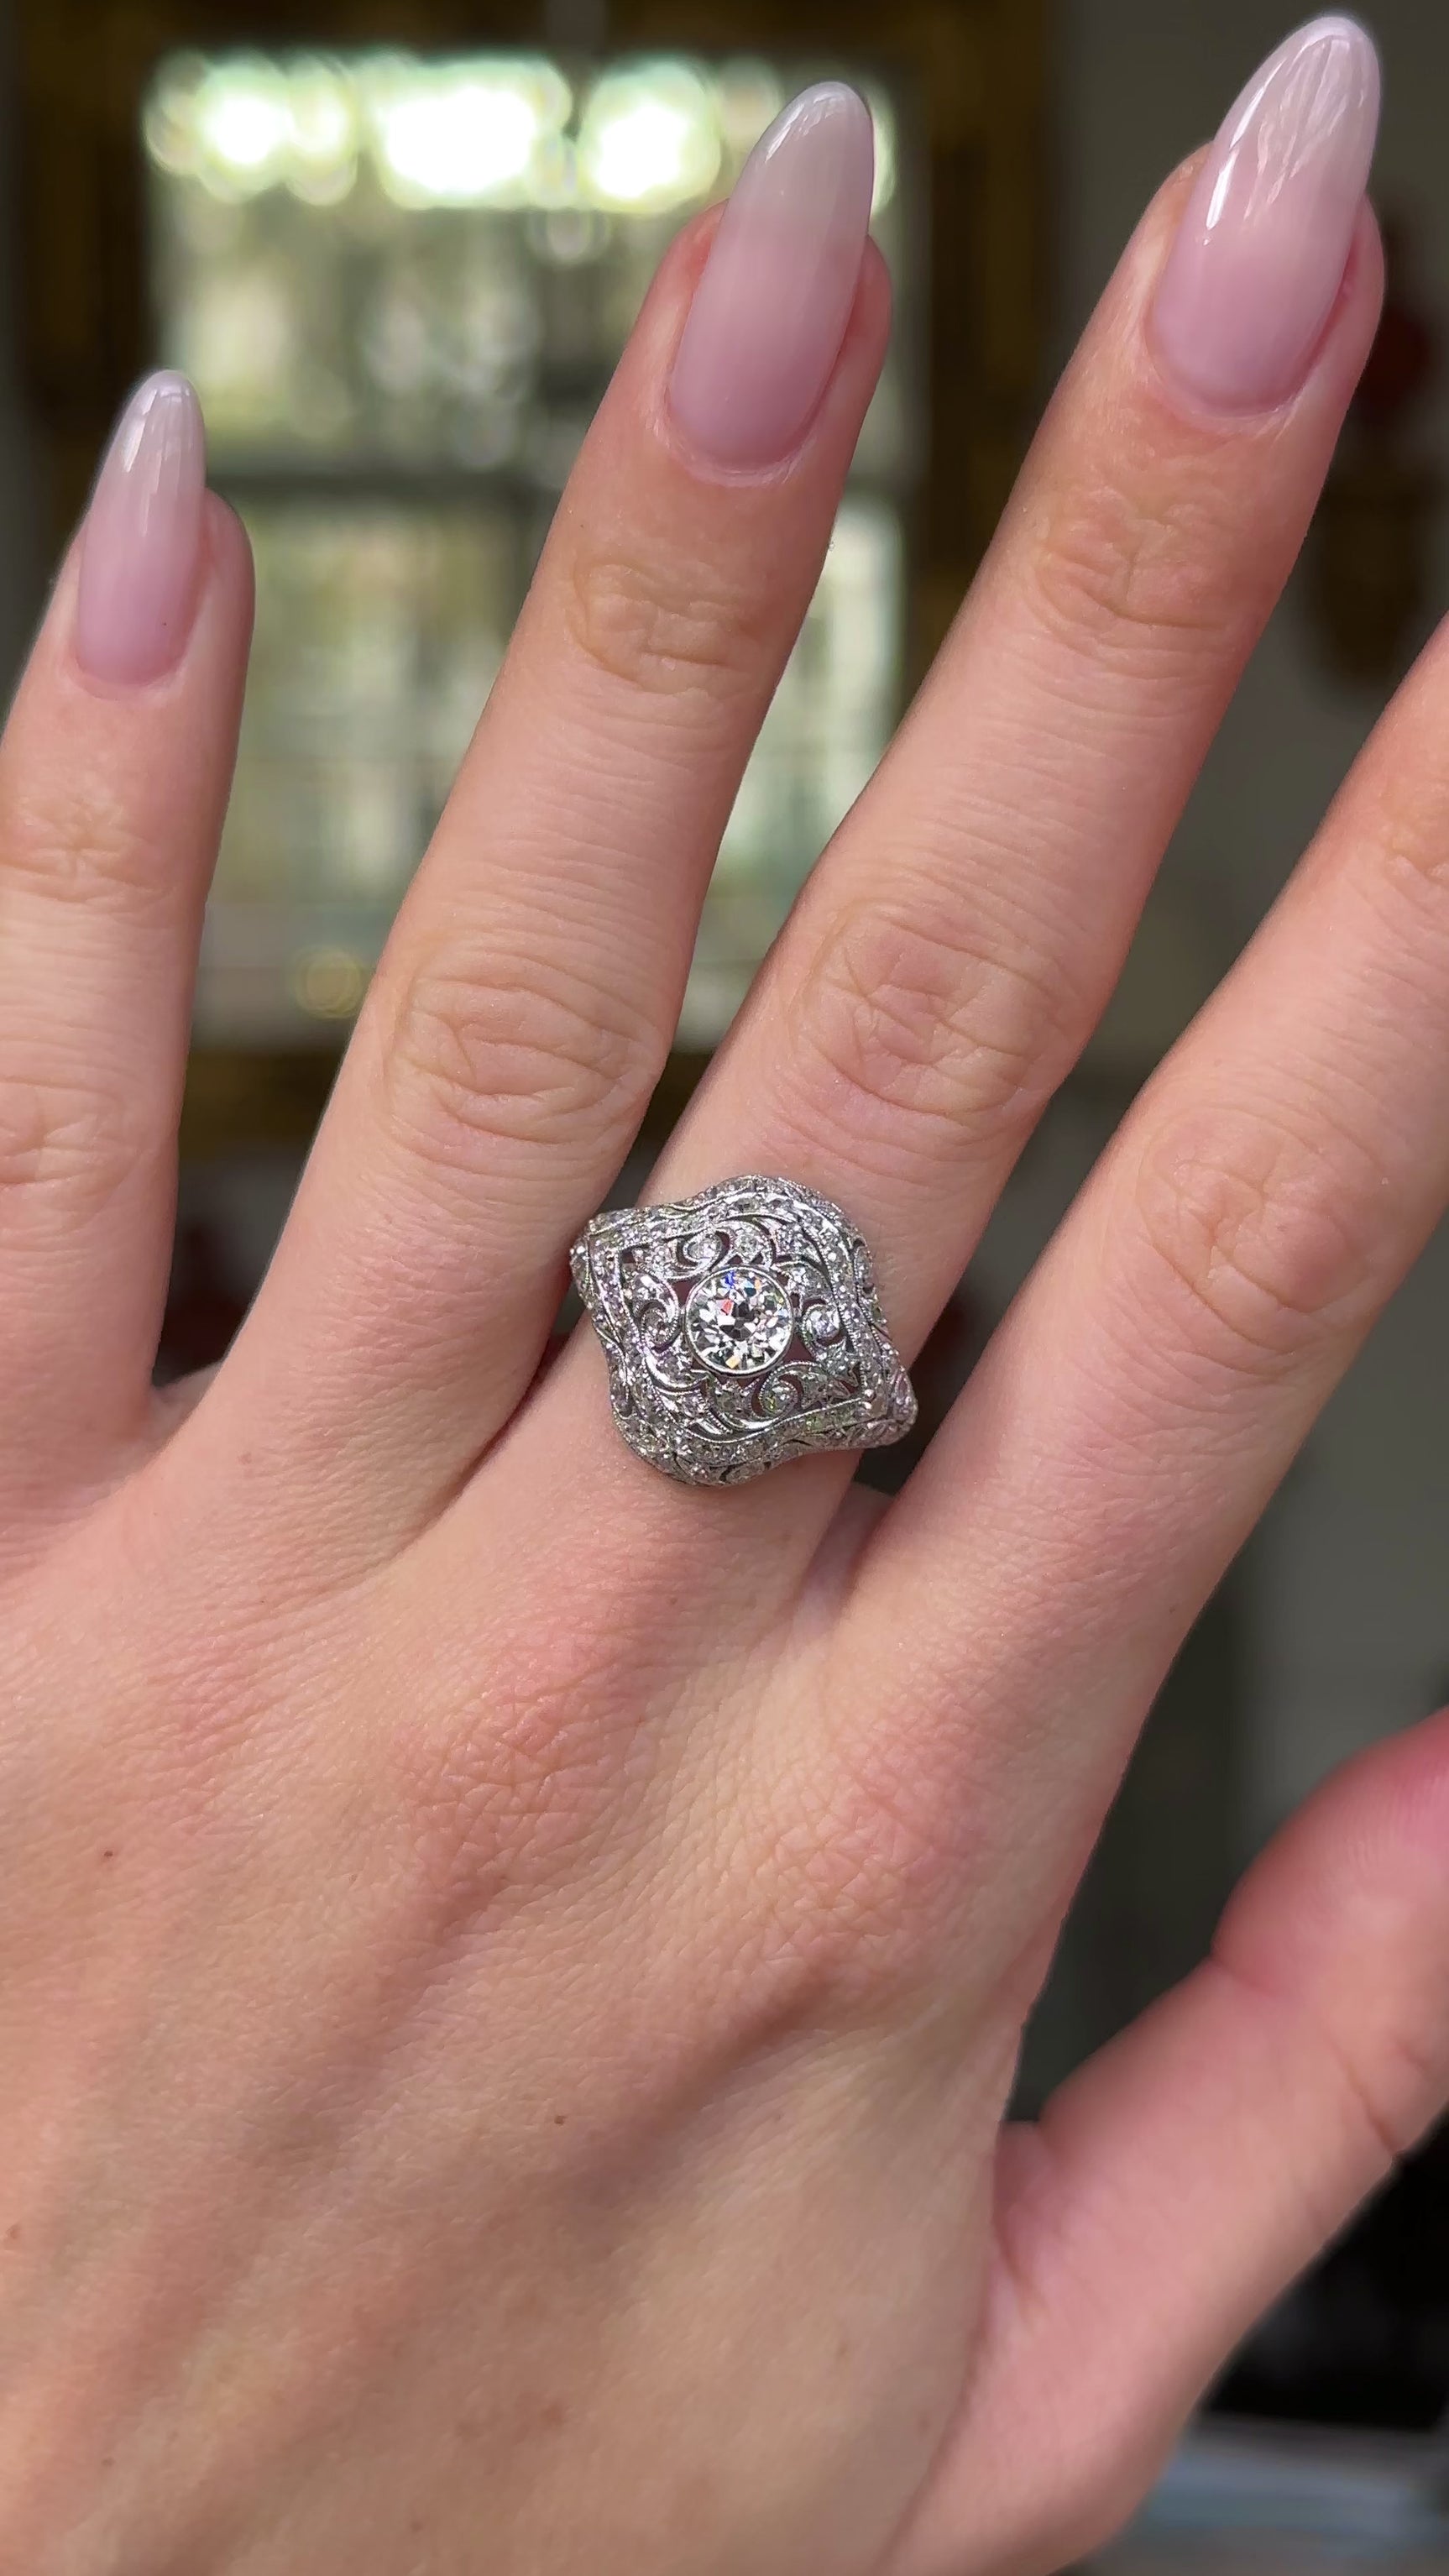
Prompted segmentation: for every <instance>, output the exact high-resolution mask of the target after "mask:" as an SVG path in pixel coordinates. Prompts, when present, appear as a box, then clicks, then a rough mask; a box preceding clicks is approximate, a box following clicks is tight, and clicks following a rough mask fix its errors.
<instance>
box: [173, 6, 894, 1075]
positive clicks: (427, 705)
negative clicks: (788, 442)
mask: <svg viewBox="0 0 1449 2576" xmlns="http://www.w3.org/2000/svg"><path fill="white" fill-rule="evenodd" d="M822 68H824V69H839V68H841V67H840V66H838V65H834V66H823V67H822V66H821V65H819V64H818V63H799V64H793V63H766V62H763V61H760V60H748V61H746V60H739V61H723V62H719V61H716V62H702V61H696V60H687V59H684V58H676V57H668V58H651V59H637V60H636V59H620V60H615V61H612V62H604V63H601V64H596V65H592V66H588V67H584V68H582V69H581V68H580V67H579V66H578V65H575V64H566V63H565V62H564V61H563V60H561V59H560V60H558V61H555V60H551V59H548V58H545V57H543V56H528V55H522V54H501V53H500V54H486V55H477V56H470V57H465V58H455V59H450V60H440V59H427V58H423V57H419V56H414V55H406V54H401V53H397V52H382V51H377V52H366V53H354V54H351V55H347V56H344V57H331V58H327V59H321V58H303V57H300V56H295V55H286V56H282V55H278V56H261V55H252V54H248V55H239V54H238V55H224V56H223V55H218V56H210V57H208V56H200V55H186V56H175V55H173V56H171V57H169V58H168V59H166V60H165V61H164V62H163V63H162V65H161V66H160V68H159V70H158V71H157V73H156V75H155V77H154V79H153V81H152V84H151V87H150V90H149V94H148V96H147V100H146V104H145V110H144V128H143V130H144V137H145V146H146V155H147V162H148V168H149V174H150V189H151V282H152V290H153V296H154V301H155V307H156V315H157V324H158V336H159V341H160V347H161V354H162V357H163V359H164V360H165V362H166V363H168V364H172V365H176V366H180V367H184V368H185V369H186V371H187V373H188V374H189V375H190V376H192V378H193V379H194V381H195V383H196V385H197V387H198V390H199V392H200V394H201V398H202V401H203V404H204V406H205V410H206V415H207V422H208V430H209V435H210V441H211V457H212V471H213V478H214V480H215V481H216V482H217V484H218V485H219V487H220V488H221V489H222V490H224V491H226V492H227V493H228V495H229V496H230V497H231V498H232V499H233V500H234V501H235V502H236V504H237V506H238V507H239V509H240V510H241V512H242V515H243V517H244V518H245V520H246V522H247V524H248V527H249V529H250V531H251V535H252V539H253V543H254V546H255V550H256V557H257V571H258V620H257V640H256V650H255V658H254V663H253V672H252V681H251V688H250V693H249V698H248V706H247V715H246V721H245V726H244V732H243V743H242V753H241V760H240V764H239V769H238V776H237V783H236V791H235V795H234V798H233V803H232V809H231V813H230V816H229V819H228V823H227V828H226V834H225V839H224V843H223V849H222V855H221V864H220V869H219V872H218V878H217V884H216V891H215V896H214V900H213V904H212V908H211V913H210V916H209V920H208V926H207V934H206V940H205V946H204V952H203V961H202V974H201V983H200V989H199V994H198V1004H197V1032H198V1036H199V1037H200V1038H201V1039H202V1040H203V1041H210V1042H211V1043H213V1044H223V1045H233V1046H234V1045H238V1044H240V1045H244V1046H245V1045H252V1046H258V1047H269V1046H274V1045H278V1044H281V1045H288V1044H296V1043H297V1042H298V1041H299V1039H303V1038H305V1036H306V1035H307V1034H308V1033H309V1032H310V1033H311V1034H312V1035H314V1036H316V1037H318V1038H323V1037H325V1035H326V1033H327V1029H328V1027H329V1024H332V1025H335V1024H336V1023H338V1022H345V1021H346V1020H347V1019H348V1018H349V1017H350V1016H351V1014H352V1012H353V1011H354V1010H355V1009H356V1006H357V1003H358V1001H359V999H360V998H361V994H362V992H363V990H364V989H365V985H366V981H367V976H368V974H369V972H370V970H371V967H372V965H373V963H374V962H375V960H376V957H377V954H378V950H379V948H380V946H381V943H382V940H383V938H384V936H385V934H386V930H387V926H388V923H389V921H390V919H391V917H392V913H393V911H394V910H395V908H396V905H397V902H398V899H399V897H400V895H401V893H402V891H403V888H404V886H405V884H406V882H407V879H408V877H409V875H410V874H411V872H412V870H413V868H414V867H415V866H416V864H417V861H418V859H419V857H420V856H421V854H422V851H423V848H424V846H425V844H426V840H427V837H428V834H429V832H430V830H431V828H432V825H433V823H434V821H435V819H436V817H437V814H438V812H439V809H440V807H441V805H442V802H443V798H444V796H445V794H446V792H447V787H448V783H449V780H450V778H451V776H452V773H453V770H454V768H455V766H456V764H457V761H458V759H459V757H460V755H461V753H462V751H463V748H464V746H465V744H466V742H467V739H468V736H469V733H470V732H471V730H472V726H473V724H474V722H475V720H476V717H477V713H478V709H479V707H480V705H481V704H482V701H483V699H484V697H485V696H486V694H487V690H488V687H489V684H490V682H491V680H492V677H493V675H494V673H495V672H496V670H497V668H498V664H499V661H500V659H501V657H502V654H503V651H504V647H505V645H506V642H507V637H508V633H509V630H510V628H511V626H512V623H513V620H514V617H515V615H516V614H517V610H518V607H519V604H520V602H521V599H522V597H523V593H524V590H525V588H526V586H527V582H528V579H529V575H530V572H531V569H532V566H533V563H534V561H535V559H536V556H537V553H538V549H539V546H540V544H541V542H542V538H543V534H544V531H545V529H546V527H547V524H548V519H549V516H550V514H551V511H552V508H553V505H554V502H555V501H556V499H557V496H558V493H559V491H560V490H561V488H562V485H563V481H564V478H565V476H566V474H567V472H568V468H569V465H570V463H571V461H572V458H573V456H574V454H575V452H576V450H577V447H578V444H579V441H580V439H581V438H582V435H583V432H584V430H585V428H586V426H587V423H588V420H589V417H590V415H591V413H592V410H593V408H594V405H595V403H596V402H597V400H598V398H599V395H600V393H601V392H602V390H603V387H604V384H605V382H606V381H607V378H608V374H609V372H610V369H611V367H612V365H613V363H614V361H615V359H616V357H617V355H618V352H619V350H620V348H621V346H622V344H623V341H624V338H625V336H626V335H627V332H628V330H629V327H630V324H631V322H632V320H633V317H634V314H635V312H636V311H637V309H638V305H639V302H640V299H641V297H642V295H643V292H644V289H645V287H646V285H647V283H648V280H649V277H650V276H651V274H652V272H653V269H654V266H655V264H656V262H657V260H658V257H659V255H660V252H661V251H662V249H663V247H664V244H665V242H666V241H667V240H668V238H669V237H670V235H671V234H672V233H673V232H674V231H675V230H676V229H677V227H678V225H679V223H680V222H681V220H682V219H683V218H684V217H685V216H686V215H687V214H688V213H689V212H690V210H691V209H692V208H694V207H697V206H699V205H701V204H703V203H705V202H707V201H708V200H709V199H710V198H712V197H714V196H718V195H720V194H722V193H723V192H724V191H725V190H727V189H728V187H729V186H730V184H731V182H732V180H733V178H734V176H735V174H736V172H737V171H738V169H739V167H740V165H741V163H742V162H743V160H744V158H745V155H746V153H747V152H748V151H749V149H750V147H751V145H752V144H753V143H754V142H755V140H756V139H757V137H758V136H759V134H760V133H761V132H762V131H763V130H764V128H765V126H766V125H767V124H768V123H769V122H770V120H771V118H772V117H773V116H774V115H775V113H776V112H777V110H778V108H779V107H780V105H781V104H782V102H783V100H784V99H785V98H786V97H787V96H788V95H789V94H790V92H791V91H792V90H793V89H795V88H796V87H798V86H799V85H800V84H801V82H803V81H804V80H807V79H810V78H813V77H818V76H819V75H820V72H821V70H822ZM845 68H846V70H847V71H849V66H846V67H845ZM855 76H856V77H857V79H858V82H859V86H861V87H862V88H863V89H864V90H865V91H866V93H867V95H868V97H869V99H870V103H871V107H872V112H873V114H874V117H875V122H876V129H877V137H878V165H879V176H878V184H877V203H876V215H875V221H876V229H877V233H878V236H879V237H880V238H881V239H882V241H883V244H884V246H885V248H886V250H887V253H888V255H890V256H892V264H893V266H894V267H895V269H896V273H897V275H898V277H899V276H906V277H909V276H910V275H911V274H912V273H913V268H914V266H915V265H916V263H907V262H905V261H903V260H902V259H901V258H900V257H899V256H898V254H899V252H900V249H901V247H902V243H903V235H904V231H905V227H906V224H907V221H908V216H909V205H910V190H909V186H908V184H905V183H906V182H907V181H908V177H909V173H908V171H904V170H903V169H902V167H901V159H902V154H901V137H902V133H903V131H904V130H905V127H904V109H903V102H902V101H901V99H900V98H899V96H898V95H897V94H895V93H894V92H893V91H891V90H889V89H887V88H886V87H883V86H882V85H881V84H880V83H879V82H875V81H872V80H871V79H869V78H862V77H860V76H859V75H858V74H857V75H855ZM912 341H913V333H912V327H911V316H910V314H909V312H906V313H905V314H904V315H903V316H902V317H901V321H900V323H899V325H898V328H897V333H896V337H895V344H894V347H893V351H892V355H891V358H890V360H889V362H888V366H887V371H886V376H885V379H884V382H883V384H882V386H881V390H880V392H879V394H878V396H877V399H876V401H875V403H874V405H873V407H872V411H871V416H870V419H869V421H868V422H867V425H866V430H865V434H864V436H863V438H862V441H861V447H860V452H859V455H858V457H857V460H856V465H855V468H854V471H853V474H852V478H851V483H850V486H849V490H848V492H847V496H846V499H845V502H844V505H843V507H842V510H841V513H840V518H839V521H838V525H837V529H836V534H835V539H834V542H833V545H832V548H831V553H830V558H829V561H828V564H827V567H826V570H825V574H824V577H823V578H822V581H821V583H820V587H819V590H818V592H817V595H816V598H815V601H814V603H813V605H812V607H811V610H810V612H809V615H808V618H807V620H806V624H805V628H804V631H803V633H802V635H801V638H800V641H799V644H798V646H797V649H796V651H795V654H794V656H793V658H792V661H791V663H790V666H789V669H788V671H787V673H786V676H785V679H784V682H783V685H782V687H781V690H780V693H779V697H778V700H777V702H776V704H775V706H774V708H773V709H772V711H771V714H770V716H769V718H768V720H767V723H766V726H765V730H764V734H763V737H762V739H761V742H760V745H759V748H758V750H757V752H756V754H755V757H754V759H753V761H752V762H751V765H750V769H749V772H748V775H747V777H746V779H745V782H744V785H743V787H742V789H741V793H740V796H739V800H738V803H737V805H736V808H735V812H734V815H733V817H732V819H731V822H730V825H729V829H728V832H727V834H726V837H725V843H724V848H723V851H722V853H721V859H720V864H719V868H718V870H717V872H716V877H715V882H714V885H713V888H712V890H711V894H710V898H709V903H708V906H707V910H706V915H705V919H704V923H703V926H702V929H701V933H700V939H699V946H698V950H697V953H696V958H695V964H694V970H693V974H692V976H691V980H690V987H689V992H688V996H687V999H686V1003H685V1007H684V1013H683V1018H682V1021H681V1028H680V1037H681V1042H682V1043H683V1044H685V1045H686V1046H688V1047H691V1048H707V1047H709V1046H712V1045H713V1044H714V1043H715V1041H716V1040H717V1039H718V1037H719V1036H720V1035H721V1034H722V1032H723V1030H724V1028H725V1027H726V1026H727V1024H728V1021H729V1019H730V1017H731V1016H732V1014H733V1012H734V1010H735V1009H736V1007H737V1006H738V1003H739V1001H740V1000H741V998H742V996H743V993H744V990H745V988H746V985H747V984H748V981H749V978H750V975H751V973H752V971H753V969H754V967H755V965H756V964H757V963H758V960H759V958H760V957H761V955H762V954H763V952H764V950H765V948H766V946H767V945H768V943H769V941H770V939H771V938H772V937H773V935H774V933H775V931H776V929H777V928H778V926H779V923H780V921H781V919H782V918H783V915H784V912H785V910H786V908H787V906H788V904H789V902H790V900H791V897H792V896H793V894H794V892H795V890H796V888H797V886H798V885H799V883H800V881H801V879H802V878H803V876H804V874H805V872H806V870H807V869H808V868H809V866H810V865H811V863H812V862H813V860H814V859H815V857H816V855H817V854H818V851H819V849H820V847H821V845H822V843H823V842H824V841H825V840H826V839H827V838H828V836H829V833H830V832H831V830H832V829H833V828H834V825H835V823H836V822H837V821H838V819H839V817H840V816H841V814H842V813H843V812H844V811H845V809H846V807H847V806H848V805H849V804H850V802H851V800H852V799H853V798H854V796H855V795H856V794H857V793H858V792H859V790H860V788H861V786H862V785H863V784H864V781H865V779H866V777H867V776H868V775H869V772H870V770H871V768H872V767H873V765H874V763H875V760H876V759H877V758H878V756H879V754H880V752H881V750H882V749H883V747H884V745H885V742H886V740H887V737H888V734H889V731H890V727H891V724H892V722H893V720H894V716H895V713H896V707H897V699H898V694H899V687H900V665H901V629H902V619H903V584H904V549H903V541H902V527H903V510H904V504H905V497H906V494H907V491H908V489H909V485H910V482H911V479H912V475H913V470H914V466H915V463H916V445H917V437H918V432H917V414H918V409H919V405H918V400H917V396H916V390H915V386H914V383H913V381H912V373H911V368H910V363H909V353H910V351H911V347H912Z"/></svg>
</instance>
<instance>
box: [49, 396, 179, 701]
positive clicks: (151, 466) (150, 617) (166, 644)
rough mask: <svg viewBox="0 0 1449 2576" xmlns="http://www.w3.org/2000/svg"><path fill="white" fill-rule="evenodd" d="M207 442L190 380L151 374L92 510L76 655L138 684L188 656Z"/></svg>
mask: <svg viewBox="0 0 1449 2576" xmlns="http://www.w3.org/2000/svg"><path fill="white" fill-rule="evenodd" d="M205 492H206V439H205V434H204V432H203V429H202V425H201V405H200V404H199V403H198V401H197V399H196V396H195V394H194V393H193V391H192V389H191V387H190V385H189V384H188V383H187V381H186V378H185V377H184V376H177V375H172V374H170V373H163V374H161V375H155V376H148V377H147V378H146V381H145V383H144V384H142V385H138V386H137V388H136V391H135V393H134V394H133V395H132V396H131V399H130V401H129V402H128V404H127V405H126V408H125V410H124V411H123V412H122V414H121V417H120V420H119V421H118V422H117V424H116V431H115V435H114V437H113V438H112V440H111V444H110V446H109V448H108V449H107V451H106V459H105V463H104V464H103V465H102V467H101V470H100V474H99V476H98V477H97V481H96V488H95V490H94V492H93V493H92V495H91V505H90V509H89V510H88V512H87V514H86V523H85V529H84V533H83V536H82V539H81V562H80V579H79V586H78V589H77V594H76V611H75V654H76V660H77V661H78V662H79V663H80V666H81V668H82V670H84V671H88V672H89V673H90V675H91V677H92V678H93V679H96V680H112V681H118V682H121V683H122V684H128V685H131V686H136V685H138V684H139V683H141V682H143V681H146V680H157V679H160V677H161V675H162V673H163V672H165V671H169V670H171V669H172V668H173V667H174V666H175V664H176V663H177V662H178V661H179V660H180V658H181V654H182V651H183V649H184V647H185V644H186V639H187V636H188V635H189V633H190V631H191V620H192V615H193V613H194V610H195V606H196V588H197V572H198V569H199V565H200V561H201V524H202V523H201V512H202V502H203V499H204V497H205Z"/></svg>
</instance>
